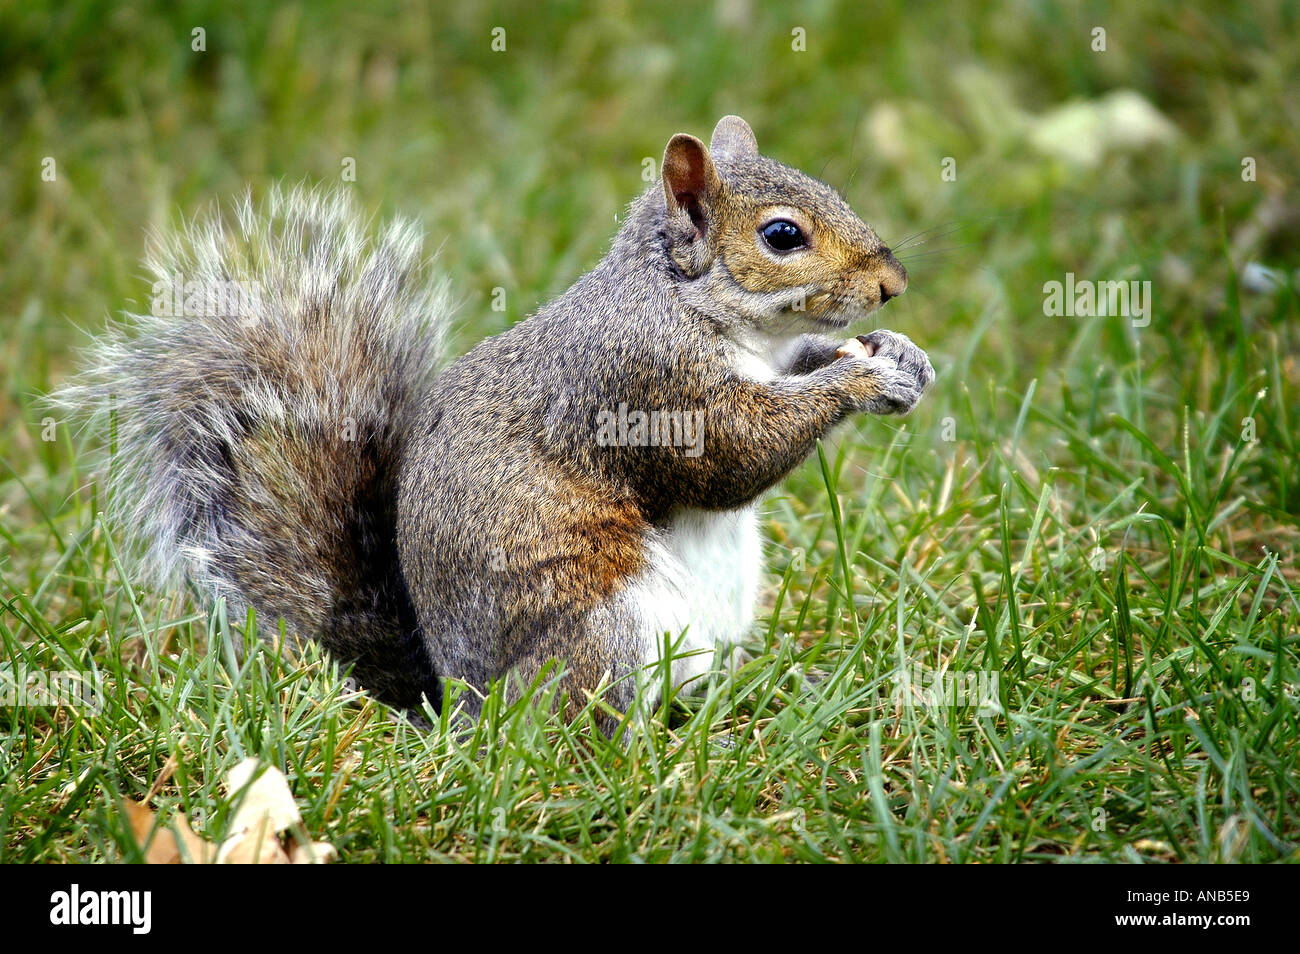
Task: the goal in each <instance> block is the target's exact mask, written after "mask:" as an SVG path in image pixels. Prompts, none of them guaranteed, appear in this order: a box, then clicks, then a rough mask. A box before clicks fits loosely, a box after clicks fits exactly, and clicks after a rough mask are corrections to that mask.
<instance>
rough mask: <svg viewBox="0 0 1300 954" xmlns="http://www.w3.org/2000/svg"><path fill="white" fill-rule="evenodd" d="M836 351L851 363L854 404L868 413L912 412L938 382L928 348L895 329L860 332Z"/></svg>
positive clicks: (849, 365) (848, 363)
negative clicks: (922, 348)
mask: <svg viewBox="0 0 1300 954" xmlns="http://www.w3.org/2000/svg"><path fill="white" fill-rule="evenodd" d="M836 353H837V354H839V355H841V356H842V360H845V361H846V364H847V365H848V367H849V372H850V395H851V400H852V403H853V406H854V408H855V409H856V410H859V411H864V412H866V413H868V414H908V413H910V412H911V411H912V409H913V408H915V407H916V405H917V403H918V402H919V401H920V400H921V395H922V394H924V393H925V390H926V388H928V387H929V386H930V385H931V384H933V383H934V368H933V366H931V364H930V359H929V358H928V357H926V354H925V352H924V351H922V350H921V349H920V348H918V347H917V346H916V345H915V344H913V343H912V339H910V338H908V337H907V335H900V334H899V333H898V332H895V331H873V332H871V333H870V334H867V335H858V336H857V338H855V339H851V340H850V341H847V342H845V343H844V346H843V347H841V348H840V350H839V351H838V352H836Z"/></svg>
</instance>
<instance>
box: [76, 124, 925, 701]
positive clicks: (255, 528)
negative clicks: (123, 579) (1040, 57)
mask: <svg viewBox="0 0 1300 954" xmlns="http://www.w3.org/2000/svg"><path fill="white" fill-rule="evenodd" d="M147 264H148V266H149V268H150V269H151V271H152V272H153V273H154V274H155V276H157V277H158V279H159V282H172V281H177V278H176V276H183V278H184V281H185V286H184V287H186V288H188V287H191V285H190V283H192V282H197V283H198V284H197V286H195V287H199V288H203V287H209V286H211V285H213V284H218V283H227V284H229V283H232V282H234V283H237V284H239V286H240V287H250V286H251V287H254V288H256V290H257V294H256V295H250V296H243V297H242V298H237V299H236V307H234V308H233V309H232V310H231V311H230V313H227V314H224V315H221V316H211V315H207V314H197V315H196V314H193V313H192V312H193V311H194V309H186V308H180V307H177V308H176V309H174V311H179V312H181V314H179V315H176V314H167V313H163V314H159V313H157V312H159V311H162V312H167V309H154V312H155V313H150V314H137V315H130V316H128V317H127V320H126V321H125V322H123V323H121V324H119V325H116V326H114V327H113V328H111V329H110V330H109V331H108V332H107V333H106V334H105V335H103V336H102V337H100V338H99V339H98V340H97V341H96V343H95V344H94V345H93V347H92V349H91V354H92V360H91V363H90V367H89V369H88V370H87V371H86V372H85V373H84V374H83V375H82V376H81V377H80V378H79V379H76V380H74V382H73V383H72V384H71V385H70V386H69V387H68V388H67V389H65V391H64V392H63V401H64V402H65V403H71V404H73V405H76V406H78V407H81V408H98V409H99V410H103V409H104V408H105V407H107V406H108V404H109V401H110V398H111V402H112V406H113V407H114V408H115V410H116V414H115V417H116V425H115V426H116V442H117V451H116V454H115V456H114V462H113V465H112V468H111V472H110V477H109V480H110V488H111V496H112V500H113V508H114V511H115V516H116V520H117V522H118V523H120V524H122V525H124V526H125V528H126V529H127V531H128V532H129V533H130V534H131V536H132V537H133V538H135V539H136V540H137V541H138V543H139V544H140V546H139V547H137V549H138V551H140V552H141V553H142V556H143V563H144V572H146V573H148V574H149V575H151V576H153V577H154V578H155V579H157V580H158V581H159V582H160V583H162V584H163V585H167V584H169V583H174V582H175V581H177V580H178V579H180V578H188V579H190V580H192V581H193V582H195V583H196V584H197V585H198V586H199V587H200V588H201V589H202V590H203V591H204V592H205V593H206V594H207V595H208V596H209V597H212V598H215V597H218V596H224V597H225V598H226V599H227V601H228V605H229V606H230V607H231V611H232V613H243V612H244V611H246V608H247V607H250V606H251V607H253V608H254V609H255V610H256V612H257V614H258V617H259V618H260V619H261V621H262V628H263V631H264V632H275V631H277V630H278V621H279V620H280V619H283V621H284V625H285V628H286V631H287V632H288V633H290V634H292V635H294V636H295V637H306V638H313V639H317V640H319V641H320V642H321V643H322V644H323V645H324V646H325V647H326V649H328V650H329V652H330V653H331V654H333V655H334V656H335V657H336V658H337V659H339V660H340V661H341V662H342V663H344V664H347V665H350V666H351V667H352V673H353V675H354V676H355V678H356V679H357V680H358V681H359V682H360V683H361V685H362V686H364V687H365V688H367V689H368V690H370V691H371V692H372V693H373V694H374V695H375V696H376V697H378V698H379V699H380V700H382V701H383V702H386V703H389V704H391V705H393V706H396V707H401V708H412V707H418V706H419V705H420V704H421V701H422V700H424V699H427V700H428V701H429V702H430V703H431V704H432V705H433V706H435V707H437V706H439V705H440V703H441V702H442V698H443V695H442V684H441V680H443V679H445V678H448V677H451V678H455V679H460V680H464V681H465V682H467V683H468V684H469V685H470V686H472V687H475V688H477V689H479V690H485V689H486V688H487V687H488V686H489V684H490V683H491V682H492V681H494V680H498V679H501V678H503V677H506V676H507V675H509V674H514V675H515V676H518V677H519V681H518V682H515V683H514V685H515V686H516V688H515V690H514V691H516V692H517V691H518V688H517V687H518V686H526V685H528V684H529V682H530V681H531V680H532V679H533V678H534V677H535V676H536V675H537V674H538V673H539V672H540V671H541V669H542V667H543V666H544V665H545V664H547V662H548V661H550V660H553V659H558V660H560V661H562V663H563V666H564V675H563V677H562V680H561V683H560V687H561V689H562V690H563V691H564V692H565V693H567V696H568V698H569V699H570V700H571V703H578V704H581V703H583V702H585V699H586V695H587V693H590V692H594V691H597V690H599V689H601V688H602V687H607V688H606V696H605V698H606V699H607V700H608V701H609V702H610V703H611V704H612V706H613V708H615V709H617V710H619V711H622V712H626V711H627V709H628V707H629V706H630V704H631V702H632V700H633V696H634V693H635V679H636V677H637V673H638V672H642V671H646V670H647V667H651V666H654V665H655V664H656V663H657V662H659V661H660V659H661V653H662V652H663V649H664V645H665V634H668V636H669V637H670V639H671V641H673V642H675V643H676V644H677V645H676V648H675V651H674V657H673V660H672V662H671V664H670V665H671V667H672V679H673V681H674V682H675V683H678V684H682V683H687V682H689V681H691V680H694V679H696V678H697V677H699V676H700V675H701V674H703V673H705V672H707V671H709V670H710V668H711V667H712V665H713V659H714V655H713V654H714V651H715V650H716V649H721V648H724V647H727V646H729V645H730V644H732V643H733V642H735V641H736V640H738V639H740V638H741V637H742V636H743V635H744V634H745V632H746V631H747V629H748V627H749V625H750V623H751V618H752V613H753V608H754V603H755V600H756V595H757V591H758V587H759V581H760V574H761V569H762V553H761V545H760V538H759V530H758V524H757V518H756V513H755V504H756V501H757V500H758V499H759V497H760V496H761V495H762V494H763V492H764V491H766V490H767V489H768V488H770V487H771V486H772V485H774V484H775V483H776V482H777V481H779V480H780V479H781V478H782V477H784V476H785V475H786V474H787V473H789V472H790V471H791V470H792V469H793V468H794V467H796V466H797V465H798V464H799V463H800V462H801V461H803V460H804V458H805V457H806V456H807V455H808V453H809V452H810V451H811V450H812V449H813V448H814V446H815V443H816V441H817V439H818V438H820V437H822V436H823V435H825V434H826V433H827V432H828V431H829V430H830V429H831V428H832V427H833V426H834V425H835V424H836V423H837V422H839V421H841V420H843V419H844V418H845V417H847V416H848V415H850V414H853V413H855V412H866V413H872V414H905V413H907V412H909V411H910V410H911V409H912V408H913V407H914V406H915V405H916V403H917V402H918V400H919V399H920V397H921V395H922V393H923V392H924V391H925V390H926V388H927V387H928V386H929V385H930V384H931V382H932V380H933V378H934V371H933V369H932V368H931V366H930V362H929V360H928V359H927V357H926V355H925V353H924V352H922V351H921V350H920V349H919V348H917V347H916V346H915V345H914V344H913V343H912V342H911V341H910V340H909V339H907V338H906V337H905V336H903V335H900V334H896V333H893V332H889V331H875V332H872V333H871V334H868V335H863V336H860V337H858V338H849V339H848V340H847V341H846V340H845V338H844V337H843V333H844V329H846V328H847V326H848V325H849V324H850V323H851V322H854V321H857V320H859V319H861V318H864V317H865V316H867V315H868V314H870V313H872V312H873V311H875V310H876V309H877V308H879V307H880V306H882V305H883V304H884V303H885V302H886V301H888V300H889V299H890V298H893V297H895V296H897V295H899V294H901V293H902V292H903V291H904V290H905V289H906V287H907V273H906V271H905V270H904V269H903V267H902V266H901V265H900V264H899V263H898V262H897V261H896V260H895V259H894V257H893V255H892V254H891V253H890V250H889V249H888V248H887V247H886V246H885V245H884V244H883V243H882V242H881V241H880V239H879V238H878V237H877V236H876V234H875V232H873V231H872V230H871V228H870V227H868V226H867V225H866V224H865V223H863V222H862V221H861V220H860V219H859V218H858V217H857V216H856V215H855V214H854V213H853V211H852V210H851V209H850V208H849V207H848V205H847V204H846V203H845V202H844V201H843V200H842V199H841V197H840V196H839V195H838V194H837V193H836V192H835V191H834V190H833V189H831V188H830V187H829V186H827V185H825V184H823V183H821V182H819V181H817V180H815V179H813V178H811V177H809V176H806V175H804V174H803V173H801V172H799V171H797V170H795V169H792V168H789V167H787V166H784V165H781V164H780V163H778V162H775V161H773V160H772V159H769V158H765V157H763V156H760V155H759V153H758V147H757V143H756V141H755V138H754V134H753V132H752V131H751V130H750V127H749V126H748V125H747V124H746V123H745V122H744V121H743V120H742V119H740V118H738V117H735V116H727V117H724V118H723V119H722V120H721V121H720V122H719V123H718V124H717V127H716V128H715V130H714V132H713V136H712V141H711V143H710V145H709V146H708V147H706V146H705V145H704V144H703V143H702V142H701V141H700V140H698V139H696V138H694V137H693V136H689V135H686V134H678V135H675V136H673V137H672V138H671V139H670V140H669V142H668V145H667V148H666V150H665V152H664V158H663V164H662V182H661V184H659V183H657V184H656V185H655V186H653V187H651V188H650V189H649V190H647V191H646V192H645V193H644V194H642V195H641V196H640V197H639V198H637V199H636V200H635V201H634V202H633V203H632V205H631V207H630V209H629V211H628V214H627V216H626V219H625V221H624V223H623V224H622V227H621V228H620V229H619V231H618V234H617V235H616V237H615V238H614V241H613V245H612V247H611V248H610V250H609V253H608V254H607V255H606V256H605V257H604V258H603V259H602V260H601V261H600V263H599V264H598V265H596V267H595V268H593V269H592V270H591V271H590V272H588V273H587V274H585V275H583V276H582V277H581V278H579V279H578V281H577V282H576V283H575V284H574V285H573V286H572V287H571V288H570V289H569V290H568V291H566V292H565V293H564V294H563V295H561V296H560V297H559V298H558V299H556V300H555V301H553V302H551V303H550V304H548V305H546V306H545V307H543V308H542V309H541V310H540V311H538V312H537V313H536V314H535V315H533V316H531V317H529V318H527V319H526V320H524V321H522V322H520V323H518V324H516V325H515V326H513V327H512V328H510V329H509V330H508V331H505V332H503V333H501V334H499V335H496V336H495V337H492V338H489V339H487V340H485V341H483V342H481V343H480V344H479V345H478V346H477V347H475V348H474V349H473V350H471V351H470V352H469V353H468V354H465V355H464V356H463V357H460V358H459V359H457V360H455V361H452V362H451V363H450V364H448V365H447V366H446V367H445V368H441V369H440V365H441V364H442V363H443V361H442V352H443V344H442V342H443V338H444V334H443V332H444V327H445V322H446V321H447V318H448V314H449V312H450V308H449V305H448V300H447V294H446V291H445V287H444V285H443V283H442V282H440V281H439V280H437V279H433V278H430V277H429V276H428V275H427V274H426V272H427V269H426V265H425V263H424V261H423V259H422V252H421V236H420V233H419V231H418V230H417V229H416V228H415V227H413V226H412V225H411V224H409V223H407V222H404V221H400V220H399V221H396V222H393V223H391V224H389V225H387V226H386V227H384V228H383V229H382V230H380V231H379V232H378V233H377V234H374V235H372V234H370V233H369V232H368V230H367V228H366V227H365V226H364V225H363V224H362V222H361V219H360V217H359V216H358V215H357V214H356V212H355V210H354V209H353V207H352V205H351V203H350V200H349V199H348V198H347V197H346V196H345V195H344V194H342V193H341V192H330V191H322V190H313V189H306V188H298V189H294V190H291V191H287V192H286V191H280V190H275V191H273V192H272V194H271V196H270V198H269V200H268V202H267V205H266V207H265V208H261V209H259V208H258V207H257V206H255V205H254V203H253V202H252V201H251V200H250V199H249V198H247V197H246V198H245V199H244V201H243V202H242V203H241V204H240V205H239V206H238V208H237V210H236V221H235V222H234V226H233V228H231V227H230V226H228V225H227V224H226V223H225V222H224V221H223V220H222V219H221V217H220V215H219V214H218V215H212V216H210V217H208V218H207V219H204V220H201V221H199V222H197V223H196V224H193V225H191V226H189V227H187V228H185V229H182V230H180V231H178V232H175V233H172V234H170V235H168V236H164V237H163V238H162V240H161V242H160V243H159V244H158V246H157V248H156V249H155V250H154V252H153V254H152V256H151V258H150V259H149V261H148V262H147ZM199 311H202V309H199ZM837 335H838V336H839V337H836V336H837ZM463 702H464V704H465V706H466V709H467V712H468V714H469V715H470V716H474V715H476V713H477V707H478V705H479V697H478V696H477V695H476V694H475V693H467V694H465V696H464V697H463Z"/></svg>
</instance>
